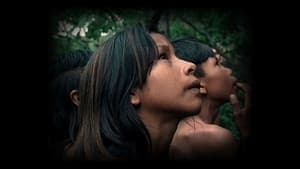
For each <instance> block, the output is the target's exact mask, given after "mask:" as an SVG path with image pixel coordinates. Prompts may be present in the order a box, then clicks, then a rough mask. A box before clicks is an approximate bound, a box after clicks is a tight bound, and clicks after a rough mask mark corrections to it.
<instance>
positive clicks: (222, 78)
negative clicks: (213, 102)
mask: <svg viewBox="0 0 300 169" xmlns="http://www.w3.org/2000/svg"><path fill="white" fill-rule="evenodd" d="M220 60H221V58H220V56H219V55H215V56H214V57H209V58H208V59H207V60H206V61H205V62H203V63H202V64H201V67H202V70H203V71H204V74H205V75H204V77H203V78H202V79H203V80H204V81H205V83H206V84H205V86H206V90H207V96H208V97H210V98H213V99H217V100H219V101H221V102H226V101H228V100H229V95H230V94H231V93H232V92H233V88H234V84H235V82H236V78H235V77H233V76H232V74H231V73H232V71H231V69H229V68H227V67H224V66H223V65H222V63H221V61H220Z"/></svg>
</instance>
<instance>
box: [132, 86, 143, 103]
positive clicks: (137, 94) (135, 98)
mask: <svg viewBox="0 0 300 169" xmlns="http://www.w3.org/2000/svg"><path fill="white" fill-rule="evenodd" d="M130 102H131V104H133V105H134V106H138V105H139V104H140V103H141V99H140V90H139V89H133V90H132V91H131V92H130Z"/></svg>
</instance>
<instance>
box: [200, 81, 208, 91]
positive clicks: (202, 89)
mask: <svg viewBox="0 0 300 169" xmlns="http://www.w3.org/2000/svg"><path fill="white" fill-rule="evenodd" d="M200 93H201V94H207V90H206V83H205V81H204V79H203V78H200Z"/></svg>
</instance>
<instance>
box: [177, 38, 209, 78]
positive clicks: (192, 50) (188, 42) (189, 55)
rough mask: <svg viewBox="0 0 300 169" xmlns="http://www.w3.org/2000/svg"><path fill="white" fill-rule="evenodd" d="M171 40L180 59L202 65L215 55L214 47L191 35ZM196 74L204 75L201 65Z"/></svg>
mask: <svg viewBox="0 0 300 169" xmlns="http://www.w3.org/2000/svg"><path fill="white" fill-rule="evenodd" d="M171 42H172V45H173V46H174V50H175V53H176V55H177V56H178V57H179V58H180V59H183V60H186V61H189V62H192V63H194V64H195V65H200V64H201V63H202V62H205V61H206V60H207V59H208V58H209V57H211V56H213V55H214V52H213V51H212V48H210V47H209V46H208V45H206V44H204V43H201V42H200V41H199V40H198V39H196V38H193V37H190V36H185V37H179V38H176V39H174V40H172V41H171ZM195 75H196V76H198V77H199V76H203V75H204V72H203V71H202V69H201V66H197V69H196V71H195Z"/></svg>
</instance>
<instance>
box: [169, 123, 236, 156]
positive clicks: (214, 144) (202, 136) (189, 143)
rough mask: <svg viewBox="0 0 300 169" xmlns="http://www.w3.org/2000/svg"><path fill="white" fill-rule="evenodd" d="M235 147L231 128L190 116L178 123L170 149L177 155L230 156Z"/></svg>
mask: <svg viewBox="0 0 300 169" xmlns="http://www.w3.org/2000/svg"><path fill="white" fill-rule="evenodd" d="M235 147H236V143H235V141H234V137H233V135H232V134H231V132H230V131H229V130H227V129H225V128H222V127H220V126H218V125H213V124H207V123H205V122H203V121H202V120H201V119H199V118H191V117H189V118H188V119H184V120H182V121H180V123H179V124H178V127H177V130H176V132H175V134H174V137H173V140H172V143H171V146H170V150H172V151H173V153H175V155H177V156H179V155H180V154H181V155H184V156H190V157H197V156H219V157H229V156H232V155H233V154H234V152H235Z"/></svg>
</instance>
